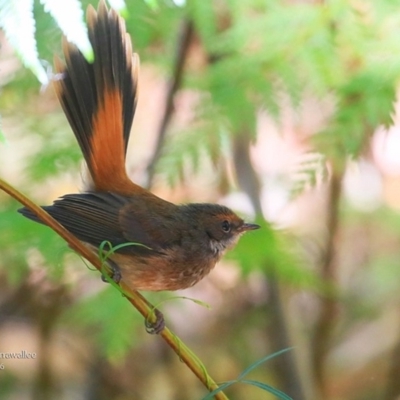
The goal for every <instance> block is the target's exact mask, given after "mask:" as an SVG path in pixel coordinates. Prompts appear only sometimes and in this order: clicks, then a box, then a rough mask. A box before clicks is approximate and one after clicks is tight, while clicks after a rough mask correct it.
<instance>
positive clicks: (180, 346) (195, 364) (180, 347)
mask: <svg viewBox="0 0 400 400" xmlns="http://www.w3.org/2000/svg"><path fill="white" fill-rule="evenodd" d="M0 189H2V190H3V191H4V192H6V193H8V194H9V195H10V196H11V197H13V198H14V199H15V200H17V201H18V202H20V203H21V204H22V205H24V206H25V207H27V208H29V209H30V210H31V211H32V212H34V213H35V214H36V215H37V216H38V217H39V218H40V219H41V220H42V221H43V222H45V223H46V225H47V226H48V227H49V228H51V229H53V230H54V231H55V232H56V233H57V234H58V235H59V236H61V237H62V238H63V239H64V240H65V241H66V242H67V243H68V245H69V246H70V247H71V248H72V250H74V251H76V252H77V253H78V254H80V255H81V256H82V257H84V258H85V259H86V260H88V261H89V262H90V263H91V264H93V265H94V266H95V267H96V268H97V269H98V270H99V271H100V272H102V270H103V264H102V262H101V261H100V259H99V258H98V257H97V256H96V255H95V254H94V253H93V252H92V251H91V250H89V248H87V247H86V246H85V245H84V244H83V243H82V242H81V241H80V240H78V239H77V238H76V237H75V236H74V235H72V234H71V233H70V232H69V231H67V230H66V229H65V228H64V227H63V226H62V225H60V224H59V223H58V222H57V221H56V220H55V219H54V218H52V217H51V216H50V215H49V214H48V213H47V212H45V211H44V210H43V209H42V208H41V207H39V206H38V205H37V204H35V203H34V202H33V201H31V200H30V199H29V198H27V197H26V196H24V195H23V194H22V193H20V192H19V191H17V190H16V189H15V188H13V187H12V186H11V185H9V184H8V183H7V182H5V181H3V180H2V179H0ZM119 288H120V290H121V291H122V292H123V294H124V295H125V296H126V299H127V300H128V301H129V302H130V303H131V304H132V305H133V306H134V307H135V308H136V309H137V310H138V311H139V312H140V314H142V315H143V317H144V318H145V320H146V321H148V322H150V323H155V322H156V313H155V312H154V311H155V307H154V306H152V305H151V304H150V303H149V302H148V301H147V300H146V299H145V298H144V297H143V296H142V295H141V294H140V293H139V292H137V291H136V290H134V289H132V288H130V287H129V286H127V285H126V284H125V283H124V282H123V281H121V282H120V283H119ZM160 336H161V337H162V338H163V339H164V340H165V342H166V343H167V344H168V346H169V347H171V348H172V350H174V351H175V353H176V354H177V355H178V357H179V359H180V360H181V361H183V362H184V363H185V364H186V365H187V366H188V368H189V369H190V370H191V371H192V372H193V373H194V374H195V375H196V376H197V378H198V379H199V380H200V381H201V382H202V383H203V385H204V386H205V387H206V388H207V389H208V390H209V391H210V392H211V391H213V390H215V389H217V388H218V385H217V384H216V383H215V381H214V380H213V379H212V378H211V377H210V376H209V375H208V373H207V371H206V369H205V367H204V366H203V364H202V363H201V362H200V361H199V359H198V358H197V357H196V356H195V355H194V354H193V353H192V352H191V350H190V349H189V348H188V347H187V346H186V345H185V344H184V343H183V342H182V341H181V340H180V339H179V338H178V337H177V336H176V335H174V334H173V333H172V332H171V331H170V330H169V329H168V328H167V327H165V328H164V329H163V330H162V331H161V332H160ZM214 397H215V399H217V400H228V398H227V397H226V396H225V394H224V393H223V392H222V391H221V392H219V393H217V394H216V395H215V396H214Z"/></svg>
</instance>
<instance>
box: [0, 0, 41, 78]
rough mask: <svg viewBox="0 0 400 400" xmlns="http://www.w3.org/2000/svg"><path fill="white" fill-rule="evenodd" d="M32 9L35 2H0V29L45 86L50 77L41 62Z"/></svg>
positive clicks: (31, 0)
mask: <svg viewBox="0 0 400 400" xmlns="http://www.w3.org/2000/svg"><path fill="white" fill-rule="evenodd" d="M32 7H33V0H0V27H1V28H3V29H4V32H5V34H6V36H7V39H8V40H9V42H10V44H11V45H12V46H13V47H14V49H15V51H16V53H17V54H18V56H19V57H20V59H21V61H22V62H23V64H24V65H25V66H26V67H27V68H29V69H30V70H31V71H32V72H33V73H34V74H35V76H36V77H37V79H38V80H39V82H40V83H41V84H42V85H45V84H47V83H48V77H47V73H46V71H45V69H44V68H43V65H42V64H41V63H40V61H39V56H38V51H37V45H36V40H35V19H34V18H33V12H32Z"/></svg>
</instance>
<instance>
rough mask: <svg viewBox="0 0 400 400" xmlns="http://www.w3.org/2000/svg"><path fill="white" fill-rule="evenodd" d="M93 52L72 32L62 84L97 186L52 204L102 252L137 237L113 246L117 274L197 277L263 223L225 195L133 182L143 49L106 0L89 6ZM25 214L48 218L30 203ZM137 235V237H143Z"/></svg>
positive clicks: (144, 284)
mask: <svg viewBox="0 0 400 400" xmlns="http://www.w3.org/2000/svg"><path fill="white" fill-rule="evenodd" d="M87 21H88V28H89V39H90V42H91V44H92V47H93V50H94V57H95V58H94V62H93V64H90V63H88V62H87V61H86V60H85V58H84V57H83V55H82V54H81V52H80V51H79V50H78V49H77V48H76V47H75V46H74V45H72V44H70V43H68V42H66V41H65V40H64V41H63V51H64V56H65V65H64V64H63V63H62V62H61V61H60V60H59V59H58V58H56V59H55V68H56V71H57V73H58V74H57V75H58V76H59V79H57V80H56V81H55V82H54V87H55V90H56V93H57V96H58V98H59V100H60V103H61V105H62V107H63V110H64V112H65V115H66V116H67V119H68V121H69V123H70V125H71V127H72V130H73V132H74V134H75V136H76V138H77V141H78V143H79V146H80V148H81V150H82V153H83V156H84V158H85V160H86V163H87V166H88V170H89V173H90V176H91V179H92V182H91V184H90V185H89V188H88V191H87V192H85V193H79V194H67V195H65V196H63V197H61V198H60V199H58V200H56V201H55V202H54V204H53V205H51V206H44V207H43V208H44V209H45V210H46V211H47V212H48V213H49V214H51V215H52V216H53V217H54V218H55V219H56V220H58V221H59V222H60V223H61V224H62V225H64V227H65V228H66V229H68V230H69V231H70V232H72V233H73V234H74V235H76V236H77V237H78V238H79V239H80V240H81V241H83V242H84V243H86V244H87V245H88V246H89V247H90V248H92V249H93V251H94V252H96V253H97V252H98V248H99V246H100V245H101V243H103V242H104V241H109V242H110V243H111V244H112V245H113V246H117V245H120V244H124V243H132V245H129V246H125V247H122V248H120V249H119V250H117V251H116V252H115V253H114V254H112V255H111V256H110V265H111V267H112V269H113V270H114V272H116V273H117V275H120V276H121V277H122V279H123V280H124V281H125V282H126V283H127V284H128V285H130V286H132V288H134V289H137V290H176V289H183V288H186V287H189V286H192V285H194V284H195V283H196V282H197V281H199V280H200V279H201V278H203V277H204V276H205V275H206V274H208V272H209V271H210V270H211V269H212V268H213V267H214V266H215V264H216V262H217V261H218V260H219V259H220V257H221V256H222V255H223V253H224V252H225V250H227V249H229V248H231V247H232V246H234V244H235V243H236V242H237V240H238V239H239V237H240V235H241V234H242V233H244V232H246V231H248V230H252V229H256V228H258V225H255V224H246V223H244V221H243V220H242V219H241V218H239V217H238V216H237V215H236V214H235V213H234V212H233V211H231V210H230V209H228V208H226V207H223V206H220V205H216V204H187V205H175V204H172V203H170V202H168V201H165V200H163V199H161V198H159V197H157V196H155V195H154V194H152V193H151V192H149V191H147V190H146V189H144V188H142V187H140V186H139V185H137V184H135V183H133V182H132V181H131V180H130V179H129V178H128V175H127V173H126V169H125V155H126V149H127V144H128V140H129V134H130V130H131V125H132V120H133V116H134V112H135V107H136V102H137V82H138V68H139V58H138V56H137V55H136V54H134V53H133V52H132V44H131V40H130V37H129V35H128V34H127V33H126V31H125V24H124V21H123V20H122V18H120V17H119V16H118V14H117V13H116V12H115V11H114V10H110V11H109V10H107V7H106V5H105V3H104V1H101V2H100V4H99V7H98V11H97V12H96V11H95V10H94V9H93V8H92V7H91V6H89V8H88V11H87ZM19 211H20V212H21V213H22V214H23V215H24V216H26V217H27V218H30V219H32V220H34V221H36V222H41V221H40V220H39V219H38V218H37V217H36V215H35V214H33V213H32V212H31V211H29V210H28V209H26V208H22V209H21V210H19ZM134 243H136V245H135V244H134Z"/></svg>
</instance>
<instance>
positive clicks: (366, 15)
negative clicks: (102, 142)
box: [0, 0, 400, 398]
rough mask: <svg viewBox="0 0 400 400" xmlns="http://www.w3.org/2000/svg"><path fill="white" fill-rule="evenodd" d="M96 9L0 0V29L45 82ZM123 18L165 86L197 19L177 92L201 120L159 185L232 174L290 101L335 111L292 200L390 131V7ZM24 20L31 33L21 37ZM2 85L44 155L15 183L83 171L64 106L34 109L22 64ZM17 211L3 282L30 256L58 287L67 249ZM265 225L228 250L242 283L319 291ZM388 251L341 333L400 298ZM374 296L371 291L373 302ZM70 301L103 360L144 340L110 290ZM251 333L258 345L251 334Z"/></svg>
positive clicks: (148, 5) (383, 216)
mask: <svg viewBox="0 0 400 400" xmlns="http://www.w3.org/2000/svg"><path fill="white" fill-rule="evenodd" d="M89 3H90V4H93V5H94V6H96V3H97V2H93V1H88V0H86V1H82V3H80V2H78V1H77V0H65V1H63V2H50V1H44V0H43V1H41V2H39V1H34V2H33V1H24V2H20V1H19V0H11V1H10V0H0V26H1V27H2V28H3V29H5V31H6V35H7V37H8V39H9V41H10V44H11V45H12V46H13V47H14V49H15V51H16V53H17V54H18V56H19V57H20V59H21V60H23V63H24V64H25V65H26V66H27V67H30V68H31V69H32V70H33V71H34V72H35V73H36V74H37V75H38V77H39V80H40V81H41V82H42V83H44V81H45V78H44V77H43V74H44V73H47V72H45V70H46V68H47V67H43V65H51V64H52V57H53V54H60V53H61V50H60V38H61V36H62V33H61V28H62V31H63V32H64V34H66V35H69V36H70V37H71V35H75V34H77V35H78V36H77V39H76V40H77V41H78V37H79V40H82V41H83V42H82V43H84V41H85V39H84V38H83V36H84V30H85V27H84V25H83V24H82V18H81V13H80V11H79V10H83V9H85V8H86V6H87V5H88V4H89ZM17 4H18V7H17ZM50 4H52V5H53V6H54V7H55V9H54V11H53V14H52V15H53V17H54V15H55V14H57V15H60V16H63V15H64V17H65V18H62V19H59V18H53V17H52V16H51V15H50V13H49V9H48V7H50ZM71 7H72V8H74V9H75V11H74V17H73V18H70V17H67V14H66V11H65V10H67V8H71ZM124 12H125V15H126V24H127V29H128V31H129V32H130V34H131V36H132V38H133V43H134V46H135V49H136V51H137V52H138V53H139V54H140V57H141V60H142V62H143V63H149V64H151V65H153V66H156V67H157V68H159V70H160V71H161V73H162V74H164V75H165V76H166V77H169V76H171V74H172V73H173V65H174V57H175V53H176V46H177V42H178V41H179V32H180V28H181V25H182V22H183V20H187V19H192V20H193V21H194V24H195V28H196V35H197V37H196V45H195V46H194V47H196V46H197V47H196V48H195V50H193V51H196V52H197V56H196V58H195V60H196V61H195V62H194V61H192V62H188V63H187V66H186V69H185V76H184V84H183V86H184V87H183V89H188V90H193V91H195V92H196V93H198V97H197V103H196V106H195V115H194V116H193V119H192V120H191V121H190V122H189V123H188V124H187V125H186V126H185V127H184V128H182V127H179V128H177V127H175V126H173V125H172V127H171V128H170V131H169V132H168V137H167V142H166V145H165V147H164V150H163V154H162V157H161V158H160V160H159V161H158V164H157V169H156V171H157V173H158V178H159V179H160V180H164V181H166V182H168V183H169V184H170V185H176V184H178V183H180V182H181V181H182V180H183V181H184V180H185V179H188V177H191V176H193V175H194V174H201V168H202V166H203V165H204V159H205V158H208V159H209V160H210V161H211V163H212V165H213V167H214V168H215V169H217V170H218V173H219V174H216V176H219V177H220V176H225V171H224V166H225V165H226V160H227V159H230V158H231V157H232V143H233V141H234V138H235V135H238V134H241V133H242V132H243V131H245V132H250V134H251V136H252V138H253V140H254V141H255V140H256V139H257V116H258V113H259V112H265V113H267V114H268V115H269V116H271V117H272V118H274V120H275V121H276V123H277V124H278V125H279V124H281V123H282V98H285V99H287V100H288V101H289V103H290V107H293V108H294V109H295V110H299V109H300V108H301V106H302V100H303V99H304V97H305V96H307V95H310V94H312V96H314V97H315V98H316V99H317V100H318V101H321V102H323V101H326V100H327V99H328V100H329V101H330V102H331V103H332V104H333V109H332V113H331V114H330V115H329V118H328V120H327V121H326V124H325V126H324V128H323V129H321V131H320V132H318V134H316V135H314V136H313V137H312V138H311V139H310V141H309V143H308V147H309V149H310V150H311V151H312V152H313V153H315V154H317V156H318V157H319V158H318V160H321V161H317V162H315V163H314V162H310V161H309V160H306V161H304V163H302V164H301V165H299V167H298V171H299V172H301V179H300V180H297V181H296V182H295V187H294V188H293V193H294V194H295V195H299V194H301V193H302V192H303V191H304V190H305V189H306V188H309V187H310V186H314V185H315V184H316V183H318V182H319V181H320V180H325V179H328V175H329V174H328V173H327V171H326V170H327V168H326V162H328V163H331V165H333V166H334V168H337V169H339V170H340V169H344V168H345V166H346V161H347V160H348V159H349V158H358V157H360V156H363V155H365V154H366V153H368V146H369V143H370V142H369V140H370V139H371V136H372V134H373V133H374V131H375V130H376V129H377V128H378V127H380V126H385V127H387V126H389V125H390V124H391V118H392V115H393V113H394V110H393V103H394V101H395V97H396V92H395V91H396V87H397V84H398V80H399V77H400V40H399V33H398V32H399V26H400V9H399V7H398V5H396V4H395V2H392V1H389V0H384V1H378V0H375V1H368V2H367V1H360V2H347V1H344V0H331V1H326V2H321V3H318V4H317V3H315V2H293V3H291V2H280V1H275V0H268V1H265V0H248V1H242V0H229V1H223V0H222V1H204V0H187V1H186V2H185V1H183V2H179V4H178V2H174V1H172V0H158V1H156V0H147V1H145V0H127V1H126V11H124ZM18 13H20V14H18ZM10 16H14V17H15V18H20V19H19V21H20V23H19V24H17V25H10V26H8V25H7V23H6V19H7V21H9V18H10ZM21 21H22V22H21ZM21 24H24V25H26V28H27V29H26V30H24V31H22V30H20V26H21ZM60 27H61V28H60ZM82 35H83V36H82ZM74 37H75V36H74ZM35 43H36V45H35ZM83 47H84V48H85V45H84V44H83ZM85 51H86V52H87V49H86V50H85ZM89 56H90V55H89ZM43 60H45V62H44V63H43ZM0 61H1V60H0ZM3 79H4V82H5V84H4V85H3V87H2V88H1V95H0V109H1V113H2V115H3V118H4V119H6V118H9V119H13V120H14V121H17V122H18V125H19V129H18V133H16V136H18V137H19V138H20V137H22V138H23V140H29V137H32V136H35V137H36V138H37V139H38V145H35V146H37V147H33V150H32V152H31V153H29V154H28V155H27V157H26V159H25V163H26V164H25V166H24V172H23V174H22V175H23V177H22V179H21V180H22V185H23V186H22V187H23V190H24V191H25V192H27V193H36V194H37V193H38V192H37V190H46V184H47V182H49V181H51V180H57V177H58V176H61V175H62V174H63V173H65V172H66V171H67V172H68V171H76V170H78V165H79V162H80V153H79V149H78V146H77V145H76V143H75V141H74V139H73V137H72V134H71V133H70V132H69V127H68V126H67V122H66V119H65V118H64V117H63V116H62V113H61V111H60V109H59V108H56V109H53V108H51V106H49V107H50V108H49V109H46V108H45V107H43V108H41V107H40V106H39V105H38V102H41V100H40V98H39V97H38V91H39V87H40V84H39V82H38V81H37V80H36V79H35V78H34V77H33V75H32V73H31V72H29V71H28V70H26V69H23V68H20V69H18V70H16V71H13V73H12V74H11V75H10V76H7V77H4V78H3ZM21 132H23V133H21ZM3 135H4V137H5V138H6V139H7V138H9V139H10V140H11V139H13V135H14V133H13V132H12V131H11V130H10V131H9V130H8V125H7V126H4V125H2V132H0V155H1V153H2V152H3V151H4V152H6V151H7V148H6V146H7V144H4V143H3V142H2V136H3ZM0 159H1V157H0ZM321 177H322V178H321ZM320 178H321V179H320ZM38 188H43V189H38ZM35 190H36V192H35ZM17 207H18V205H16V204H15V202H12V201H9V200H8V199H7V198H5V197H3V196H1V197H0V251H1V259H0V271H1V273H2V277H3V278H4V279H5V280H6V281H7V283H10V284H11V285H12V286H15V285H18V283H20V282H22V281H23V280H24V279H26V278H27V277H28V276H29V274H30V272H31V269H32V265H31V262H30V261H29V260H30V257H32V255H31V252H32V251H37V249H39V252H40V257H42V259H41V260H42V263H43V265H45V266H46V268H48V270H49V272H50V273H49V276H50V278H51V279H52V280H54V281H56V282H57V281H62V280H63V279H65V271H64V260H65V257H64V256H65V253H66V252H69V250H68V248H67V247H66V245H65V244H63V243H62V242H61V241H60V240H59V239H58V238H57V237H56V235H54V234H53V233H52V232H51V231H50V230H48V229H46V228H45V227H42V226H39V225H37V224H32V223H31V222H30V221H27V220H25V219H23V218H21V216H20V215H19V214H18V213H16V211H15V210H16V209H17ZM349 214H350V215H349ZM341 217H343V218H345V219H346V222H347V223H348V225H349V226H350V229H351V227H353V225H354V226H359V225H363V224H364V218H365V216H364V215H361V216H360V215H358V214H357V215H356V216H354V213H353V212H352V211H350V212H349V211H348V209H341ZM357 218H359V219H361V221H360V220H357ZM260 223H261V224H262V225H263V229H262V230H260V231H259V232H257V235H251V236H250V235H248V236H245V237H243V238H242V240H241V242H240V245H239V246H238V247H237V249H235V251H234V252H232V253H231V254H230V255H229V258H230V259H234V260H235V261H236V262H237V263H238V264H239V265H240V266H241V270H242V272H243V275H244V280H245V279H247V277H248V276H249V275H251V273H252V272H253V271H255V270H258V271H261V272H262V273H263V274H264V275H265V276H267V277H268V276H270V275H271V274H272V275H273V276H278V278H280V279H282V280H283V281H284V282H285V283H286V284H290V285H291V286H292V287H296V288H298V289H301V290H310V291H311V292H314V293H315V292H320V291H321V290H322V289H323V288H326V287H325V286H324V283H323V282H321V281H320V280H319V278H318V277H317V275H316V274H315V273H314V271H313V270H312V268H308V265H306V264H307V260H305V259H303V258H302V257H301V253H302V252H301V249H300V247H301V245H300V244H299V243H298V242H297V241H296V240H295V239H294V238H293V236H291V235H290V234H289V233H288V232H284V231H277V230H275V229H273V228H272V227H271V226H270V225H267V224H266V223H265V222H263V221H261V222H260ZM368 224H369V226H370V229H371V230H374V229H376V230H377V232H385V234H386V232H387V231H389V232H388V234H387V235H388V236H390V237H398V236H399V233H400V229H399V226H400V224H399V219H398V216H397V215H394V213H392V212H390V211H388V210H383V211H381V212H380V213H379V215H378V214H377V215H375V218H373V219H369V222H368ZM355 229H356V228H355ZM350 240H352V238H351V239H350ZM393 254H394V253H393V252H391V251H390V252H389V253H388V254H387V255H386V257H382V256H381V254H379V255H378V256H376V258H374V257H371V258H370V259H369V260H368V263H366V265H365V270H364V274H365V276H366V278H365V279H361V278H359V282H358V281H356V282H354V285H355V286H357V284H359V285H364V284H365V281H367V282H369V284H370V285H371V286H368V285H367V286H363V288H362V290H361V291H357V294H348V293H346V294H344V296H343V297H344V300H343V301H344V304H350V303H351V304H352V306H353V308H351V309H349V310H348V315H347V316H346V317H345V321H344V322H343V326H342V327H341V329H342V330H343V331H344V330H345V327H346V326H349V325H351V323H352V321H353V319H352V318H354V320H357V321H360V320H361V321H362V320H364V319H367V318H369V317H370V316H371V314H374V313H377V307H376V303H375V301H378V299H382V297H381V295H383V294H385V293H386V295H388V297H390V296H389V292H390V293H393V294H395V292H396V290H398V284H397V283H396V282H395V277H396V272H397V270H396V266H397V256H395V255H393ZM36 259H37V258H35V260H36ZM27 260H28V261H27ZM96 278H97V274H96ZM377 285H378V286H379V290H378V289H377ZM70 290H71V293H73V292H74V289H73V288H71V289H70ZM365 291H367V292H368V293H365ZM372 292H373V293H375V295H374V296H371V297H369V296H370V293H372ZM160 296H163V295H160ZM357 296H361V297H362V298H361V299H358V298H356V297H357ZM366 298H370V299H371V301H370V303H368V304H366V303H365V299H366ZM372 299H374V301H372ZM75 300H76V302H75V303H74V304H73V305H72V306H71V307H70V309H69V310H68V311H67V312H66V313H65V314H64V315H63V316H62V317H61V318H60V321H61V322H60V324H61V325H63V326H74V329H76V330H80V329H82V330H84V331H85V332H87V333H88V334H89V335H90V336H91V337H92V336H93V337H94V338H96V339H97V345H98V347H99V351H100V352H104V354H105V355H106V356H107V357H109V358H111V359H113V360H115V359H120V358H122V357H123V355H124V354H126V352H127V351H129V350H130V348H131V347H133V346H136V345H137V344H138V343H139V341H136V340H135V334H134V332H137V327H138V322H139V318H138V317H137V316H136V315H135V313H134V312H133V311H132V309H131V307H130V306H129V304H128V303H127V302H126V301H125V300H124V299H123V298H122V297H120V296H119V295H118V294H117V295H116V294H115V292H114V291H112V290H110V289H105V290H99V291H96V293H95V294H90V295H87V296H86V295H83V296H82V295H81V294H80V295H77V296H76V299H75ZM346 302H347V303H346ZM361 303H362V304H361ZM361 305H362V307H361ZM358 306H359V307H358ZM258 312H259V310H256V311H255V313H257V317H259V313H258ZM246 318H248V320H246V319H243V323H241V325H243V326H244V325H246V322H248V323H250V322H251V321H249V320H251V319H252V318H253V316H252V315H247V317H246ZM237 329H238V331H239V330H240V327H237ZM248 335H249V337H250V339H249V341H251V338H252V337H253V336H252V335H253V333H252V332H250V333H248ZM254 336H257V335H256V334H254ZM246 337H247V336H246ZM250 347H251V346H249V348H250ZM264 350H265V351H267V349H264ZM249 354H251V355H256V354H258V353H257V351H256V350H254V351H253V352H251V351H250V350H249V352H248V354H247V355H246V356H249ZM258 356H259V354H258ZM239 370H240V369H239ZM0 393H1V392H0ZM238 393H239V392H238ZM232 398H239V397H232Z"/></svg>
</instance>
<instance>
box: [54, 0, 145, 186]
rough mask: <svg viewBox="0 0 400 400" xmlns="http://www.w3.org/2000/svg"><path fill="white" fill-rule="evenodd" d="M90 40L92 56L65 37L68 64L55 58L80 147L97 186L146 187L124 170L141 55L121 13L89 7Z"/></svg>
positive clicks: (58, 84)
mask: <svg viewBox="0 0 400 400" xmlns="http://www.w3.org/2000/svg"><path fill="white" fill-rule="evenodd" d="M87 21H88V30H89V40H90V42H91V45H92V47H93V52H94V62H93V63H92V64H91V63H89V62H87V61H86V59H85V58H84V56H83V54H82V53H81V52H80V51H79V50H78V49H77V47H76V46H75V45H73V44H70V43H68V42H67V41H66V40H64V42H63V52H64V56H65V65H63V63H62V62H61V61H60V60H59V59H58V58H56V59H55V69H56V71H57V72H58V76H59V79H56V80H55V82H54V86H55V90H56V93H57V95H58V98H59V100H60V102H61V105H62V107H63V109H64V112H65V114H66V116H67V119H68V121H69V123H70V125H71V127H72V130H73V132H74V134H75V136H76V138H77V141H78V143H79V145H80V147H81V150H82V153H83V155H84V157H85V160H86V163H87V165H88V168H89V172H90V175H91V177H92V179H93V185H94V188H93V189H94V190H98V191H117V192H120V193H124V192H126V193H129V192H130V193H131V192H132V191H133V190H139V191H141V190H143V189H141V188H140V187H139V186H137V185H135V184H134V183H132V182H131V181H130V180H129V178H128V177H127V174H126V170H125V154H126V149H127V145H128V140H129V134H130V130H131V126H132V121H133V116H134V112H135V108H136V102H137V75H138V68H139V59H138V56H137V55H136V54H134V53H133V52H132V44H131V39H130V36H129V35H128V34H127V33H126V30H125V23H124V21H123V19H122V18H121V17H120V16H119V15H118V14H117V13H116V12H115V11H114V10H110V11H109V10H108V9H107V7H106V5H105V3H104V0H101V1H100V4H99V7H98V11H97V12H96V11H95V9H94V8H93V7H91V6H89V7H88V11H87Z"/></svg>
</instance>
